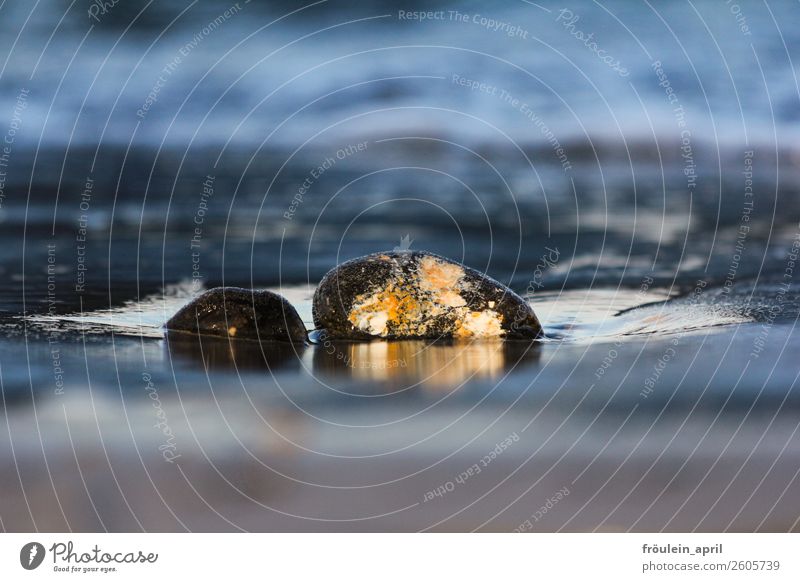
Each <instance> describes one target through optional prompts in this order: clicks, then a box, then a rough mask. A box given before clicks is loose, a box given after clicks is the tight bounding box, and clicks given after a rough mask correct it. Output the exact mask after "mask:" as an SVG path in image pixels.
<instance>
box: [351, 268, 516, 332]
mask: <svg viewBox="0 0 800 582" xmlns="http://www.w3.org/2000/svg"><path fill="white" fill-rule="evenodd" d="M463 277H464V270H463V269H462V268H461V267H459V266H458V265H454V264H450V263H446V262H443V261H441V260H438V259H436V258H434V257H423V258H422V259H421V260H420V261H419V264H418V265H417V269H416V271H415V273H414V275H412V276H410V277H405V276H403V274H402V272H401V271H399V270H398V272H397V273H396V274H395V276H394V279H393V280H390V281H388V282H387V284H386V287H385V288H384V289H376V290H374V292H372V293H369V294H364V295H359V296H357V297H356V298H355V301H354V302H353V306H352V308H351V310H350V313H349V314H348V317H347V318H348V320H349V321H350V323H352V324H353V326H354V327H356V328H358V329H359V330H361V331H363V332H366V333H368V334H370V335H373V336H378V337H387V336H390V335H391V336H406V337H407V336H424V335H426V333H427V332H428V325H429V322H430V321H431V320H432V319H433V318H439V319H438V324H437V325H438V326H439V327H441V326H442V325H444V326H445V329H440V330H439V331H441V332H449V333H452V334H453V335H454V336H455V337H465V338H466V337H496V336H501V335H503V334H504V331H503V329H502V327H501V325H502V322H503V318H502V316H501V315H500V314H499V313H497V312H495V311H493V310H491V309H487V310H485V311H470V310H469V308H468V307H467V306H466V305H467V303H466V301H465V299H464V298H463V297H462V296H461V294H460V293H459V291H460V290H461V285H462V284H461V280H462V278H463ZM442 317H444V319H442Z"/></svg>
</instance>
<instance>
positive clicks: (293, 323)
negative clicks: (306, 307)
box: [164, 287, 307, 342]
mask: <svg viewBox="0 0 800 582" xmlns="http://www.w3.org/2000/svg"><path fill="white" fill-rule="evenodd" d="M164 327H166V328H167V329H168V330H170V331H182V332H189V333H196V334H202V335H213V336H219V337H227V338H235V339H249V340H278V341H291V342H305V341H306V339H307V334H306V326H305V325H304V324H303V320H302V319H300V316H299V315H298V314H297V311H296V310H295V308H294V307H292V304H291V303H289V302H288V301H287V300H286V299H285V298H283V297H281V296H280V295H278V294H276V293H272V292H271V291H251V290H249V289H241V288H239V287H217V288H215V289H210V290H208V291H206V292H205V293H203V294H202V295H200V296H199V297H197V298H195V299H194V300H193V301H191V302H190V303H189V304H188V305H186V306H184V307H182V308H181V309H180V310H179V311H178V312H177V313H176V314H175V315H173V316H172V318H170V320H169V321H167V323H166V325H165V326H164Z"/></svg>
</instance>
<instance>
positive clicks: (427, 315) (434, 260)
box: [313, 251, 542, 339]
mask: <svg viewBox="0 0 800 582" xmlns="http://www.w3.org/2000/svg"><path fill="white" fill-rule="evenodd" d="M313 312H314V324H315V325H316V326H317V328H318V329H324V333H325V334H326V335H327V336H328V337H333V338H346V339H370V338H388V339H411V338H489V337H498V338H499V337H507V338H520V339H534V338H537V337H539V336H540V335H541V333H542V328H541V325H540V324H539V321H538V319H537V318H536V315H535V314H534V313H533V310H532V309H531V307H530V305H529V304H528V303H527V302H526V301H525V300H524V299H522V298H521V297H520V296H519V295H517V294H516V293H514V292H513V291H511V290H510V289H509V288H508V287H506V286H505V285H502V284H501V283H499V282H497V281H495V280H494V279H491V278H490V277H487V276H486V275H483V274H482V273H480V272H478V271H476V270H475V269H471V268H469V267H466V266H464V265H462V264H460V263H457V262H454V261H451V260H449V259H446V258H444V257H440V256H438V255H434V254H432V253H427V252H422V251H402V252H384V253H375V254H372V255H367V256H365V257H361V258H358V259H353V260H352V261H348V262H346V263H343V264H341V265H339V266H338V267H336V268H335V269H333V270H332V271H330V272H329V273H328V274H327V275H325V277H324V278H323V279H322V281H321V282H320V284H319V286H318V287H317V291H316V293H315V294H314V305H313Z"/></svg>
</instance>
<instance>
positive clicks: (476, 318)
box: [460, 309, 503, 337]
mask: <svg viewBox="0 0 800 582" xmlns="http://www.w3.org/2000/svg"><path fill="white" fill-rule="evenodd" d="M502 322H503V318H502V316H501V315H500V314H499V313H497V312H496V311H492V310H491V309H487V310H486V311H470V312H469V313H467V314H465V315H464V319H463V321H462V322H461V334H460V335H463V336H468V337H469V336H474V337H493V336H499V335H503V328H502Z"/></svg>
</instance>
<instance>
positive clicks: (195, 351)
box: [166, 332, 306, 371]
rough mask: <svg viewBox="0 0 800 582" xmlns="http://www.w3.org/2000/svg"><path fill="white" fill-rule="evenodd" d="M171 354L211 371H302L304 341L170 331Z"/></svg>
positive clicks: (177, 358)
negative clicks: (227, 336) (243, 338)
mask: <svg viewBox="0 0 800 582" xmlns="http://www.w3.org/2000/svg"><path fill="white" fill-rule="evenodd" d="M166 347H167V350H168V351H169V355H170V357H172V358H174V359H175V360H179V361H185V362H187V363H188V364H189V365H194V366H203V367H204V368H206V369H208V370H233V369H265V370H266V369H270V370H281V371H283V370H299V369H300V358H301V357H302V355H303V352H304V351H305V349H306V346H305V345H303V344H291V343H289V342H280V341H264V342H260V343H259V342H257V341H247V340H229V339H226V338H218V337H212V336H203V335H191V334H184V333H174V332H168V333H167V342H166Z"/></svg>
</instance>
